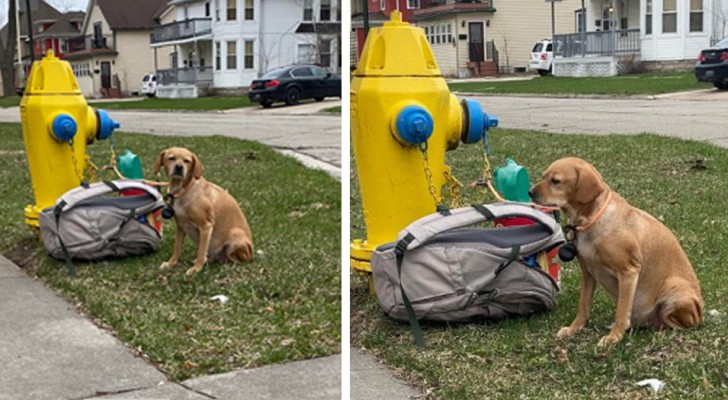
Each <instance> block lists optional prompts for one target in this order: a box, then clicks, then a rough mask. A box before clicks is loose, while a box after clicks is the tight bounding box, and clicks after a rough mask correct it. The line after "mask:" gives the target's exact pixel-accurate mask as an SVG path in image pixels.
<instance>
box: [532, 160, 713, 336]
mask: <svg viewBox="0 0 728 400" xmlns="http://www.w3.org/2000/svg"><path fill="white" fill-rule="evenodd" d="M529 193H530V194H531V197H532V198H533V200H534V201H535V202H537V203H539V204H543V205H552V206H557V207H559V208H560V209H561V210H562V211H563V212H564V214H565V215H566V216H567V217H568V218H569V221H570V224H571V225H573V226H574V227H576V228H575V229H576V240H575V242H574V243H575V244H576V248H577V257H578V260H579V266H580V267H581V278H582V279H581V291H580V295H579V308H578V310H577V313H576V318H574V321H573V322H572V323H571V325H570V326H568V327H564V328H561V330H559V332H558V334H557V336H558V337H569V336H572V335H574V334H576V333H577V332H579V331H580V330H581V329H582V328H583V327H584V325H585V324H586V321H587V320H588V319H589V314H590V312H591V303H592V297H593V294H594V289H595V284H596V283H599V284H600V285H602V286H603V287H604V288H605V289H606V291H607V293H609V296H610V297H611V298H612V300H613V301H614V302H615V303H616V306H617V312H616V318H615V322H614V325H612V329H611V331H610V332H609V334H608V335H606V336H604V337H603V338H602V339H601V340H600V341H599V346H607V345H611V344H613V343H617V342H619V341H620V340H621V339H622V336H623V335H624V332H625V331H626V330H627V329H629V328H630V327H649V328H653V329H658V330H659V329H664V328H666V327H670V328H689V327H693V326H696V325H697V324H699V323H700V322H701V321H702V320H703V299H702V296H701V294H700V286H699V284H698V279H697V277H696V276H695V272H694V271H693V267H692V266H691V265H690V261H689V260H688V258H687V256H686V255H685V252H684V251H683V249H682V248H681V247H680V244H679V243H678V241H677V238H676V237H675V235H673V233H672V232H671V231H670V230H669V229H668V228H667V227H666V226H665V225H663V224H662V223H661V222H660V221H658V220H657V219H655V218H654V217H652V216H651V215H649V214H647V213H646V212H644V211H642V210H640V209H637V208H635V207H632V206H631V205H630V204H629V203H627V201H626V200H625V199H624V198H622V196H620V195H619V194H617V193H615V192H613V191H612V190H611V189H610V188H609V187H608V186H607V185H606V183H604V180H603V179H602V176H601V175H600V174H599V172H598V171H597V170H596V169H595V168H594V167H593V166H592V165H590V164H589V163H587V162H586V161H584V160H582V159H579V158H563V159H561V160H558V161H556V162H554V163H553V164H551V166H549V167H548V169H547V170H546V172H544V174H543V176H542V177H541V181H540V182H539V183H538V184H536V185H535V186H534V187H533V188H531V191H530V192H529Z"/></svg>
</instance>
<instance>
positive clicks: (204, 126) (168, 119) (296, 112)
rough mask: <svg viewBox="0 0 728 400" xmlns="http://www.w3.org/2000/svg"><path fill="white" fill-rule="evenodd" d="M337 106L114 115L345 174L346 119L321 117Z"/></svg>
mask: <svg viewBox="0 0 728 400" xmlns="http://www.w3.org/2000/svg"><path fill="white" fill-rule="evenodd" d="M340 104H341V103H340V101H338V100H336V101H334V100H331V101H324V102H322V103H305V104H301V105H298V106H294V107H273V108H271V109H262V108H258V107H248V108H242V109H237V110H228V111H216V112H165V111H125V110H110V111H109V115H110V116H111V117H112V118H113V119H115V120H117V121H119V123H121V129H120V130H121V131H123V132H138V133H150V134H154V135H162V136H200V135H222V136H229V137H234V138H238V139H247V140H255V141H258V142H261V143H263V144H266V145H268V146H271V147H273V148H274V149H276V150H279V151H282V152H283V153H286V154H289V155H293V156H296V157H297V158H299V160H301V161H302V162H303V163H304V164H306V165H307V166H313V167H317V168H320V169H324V170H326V171H327V172H329V173H330V174H332V175H334V176H337V175H338V176H340V174H341V171H340V170H341V114H338V113H326V112H321V110H322V109H325V108H329V107H334V106H337V105H340ZM0 122H20V113H19V111H18V107H11V108H5V109H0Z"/></svg>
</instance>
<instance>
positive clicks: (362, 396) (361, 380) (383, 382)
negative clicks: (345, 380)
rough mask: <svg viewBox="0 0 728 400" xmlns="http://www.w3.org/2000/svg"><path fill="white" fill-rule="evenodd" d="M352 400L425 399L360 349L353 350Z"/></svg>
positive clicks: (351, 363) (350, 374)
mask: <svg viewBox="0 0 728 400" xmlns="http://www.w3.org/2000/svg"><path fill="white" fill-rule="evenodd" d="M349 364H350V367H351V371H350V373H349V376H350V377H351V380H350V382H351V393H350V395H351V397H350V399H351V400H370V399H376V400H407V399H417V398H420V397H423V395H422V393H420V392H419V391H417V390H415V389H413V388H412V387H410V386H409V385H407V384H406V383H405V382H403V381H402V380H400V379H398V378H395V377H394V376H393V374H392V371H391V370H390V369H389V368H387V367H386V366H385V365H383V364H381V363H379V362H377V360H375V359H374V357H372V356H370V355H368V354H366V353H364V352H362V351H361V350H359V349H354V348H352V349H351V362H350V363H349Z"/></svg>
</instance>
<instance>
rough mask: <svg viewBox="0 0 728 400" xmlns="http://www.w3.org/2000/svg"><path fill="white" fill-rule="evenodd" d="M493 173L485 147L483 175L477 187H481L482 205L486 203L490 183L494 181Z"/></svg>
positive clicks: (485, 147)
mask: <svg viewBox="0 0 728 400" xmlns="http://www.w3.org/2000/svg"><path fill="white" fill-rule="evenodd" d="M492 176H493V171H492V170H491V167H490V160H488V147H487V146H483V173H482V175H481V177H480V181H479V183H478V185H477V186H479V187H480V201H479V202H480V203H481V204H483V203H485V199H486V197H487V196H488V192H489V189H490V188H489V182H490V181H491V180H492Z"/></svg>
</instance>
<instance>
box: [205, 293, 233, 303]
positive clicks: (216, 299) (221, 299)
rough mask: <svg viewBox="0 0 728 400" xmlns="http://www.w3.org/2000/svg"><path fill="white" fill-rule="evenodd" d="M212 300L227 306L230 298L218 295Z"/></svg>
mask: <svg viewBox="0 0 728 400" xmlns="http://www.w3.org/2000/svg"><path fill="white" fill-rule="evenodd" d="M210 300H212V301H219V302H220V304H225V303H227V302H228V300H229V298H228V297H227V296H225V295H224V294H217V295H215V296H212V297H210Z"/></svg>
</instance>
